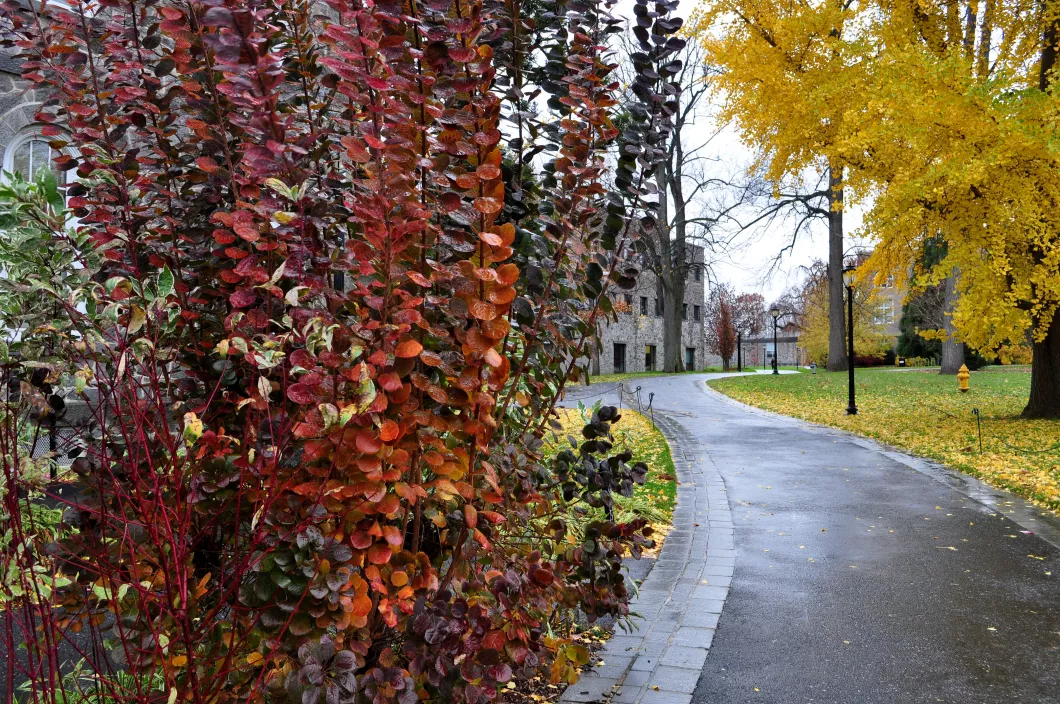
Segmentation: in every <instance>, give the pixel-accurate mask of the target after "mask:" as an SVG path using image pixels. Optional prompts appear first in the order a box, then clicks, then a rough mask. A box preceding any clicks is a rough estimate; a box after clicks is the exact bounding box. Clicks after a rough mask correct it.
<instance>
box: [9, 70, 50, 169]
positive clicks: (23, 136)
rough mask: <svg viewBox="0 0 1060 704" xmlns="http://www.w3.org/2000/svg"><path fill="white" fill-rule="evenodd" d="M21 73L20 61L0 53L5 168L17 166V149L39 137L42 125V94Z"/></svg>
mask: <svg viewBox="0 0 1060 704" xmlns="http://www.w3.org/2000/svg"><path fill="white" fill-rule="evenodd" d="M21 76H22V71H21V67H20V65H19V62H18V61H17V60H15V59H13V58H12V57H11V56H10V55H8V54H5V53H3V52H0V156H2V157H3V169H4V170H5V171H12V170H13V169H14V159H13V152H14V151H15V149H17V148H18V146H19V145H23V144H25V143H26V142H27V141H28V140H30V139H32V138H34V137H39V136H40V124H39V123H37V122H36V120H34V116H35V115H36V112H37V110H38V109H39V107H40V103H41V96H39V95H37V94H36V92H35V91H34V90H33V88H32V86H31V85H30V84H29V83H27V82H25V81H23V80H22V78H21ZM24 175H26V174H24Z"/></svg>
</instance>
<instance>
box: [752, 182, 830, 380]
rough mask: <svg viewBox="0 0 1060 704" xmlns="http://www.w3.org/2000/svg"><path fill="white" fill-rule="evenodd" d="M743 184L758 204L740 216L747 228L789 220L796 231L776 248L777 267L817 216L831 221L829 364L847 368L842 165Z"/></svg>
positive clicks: (765, 227) (760, 228)
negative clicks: (786, 241) (782, 178)
mask: <svg viewBox="0 0 1060 704" xmlns="http://www.w3.org/2000/svg"><path fill="white" fill-rule="evenodd" d="M748 181H749V182H748V184H747V185H746V186H744V190H745V191H746V192H748V193H751V194H753V197H754V199H755V201H756V204H757V207H756V208H754V209H753V210H752V212H753V215H752V216H751V217H750V218H748V219H746V220H744V221H742V222H740V223H739V225H738V227H739V229H740V230H741V231H742V232H754V231H759V232H764V231H767V230H768V231H775V230H776V228H777V227H778V226H781V225H784V224H785V223H787V226H789V227H791V230H790V232H791V237H790V239H789V240H788V243H787V244H785V245H784V246H783V247H781V248H780V250H779V251H778V252H777V254H776V256H775V257H774V259H773V267H776V266H778V265H779V264H780V262H781V260H782V259H783V258H784V256H785V255H786V254H788V253H790V252H791V251H792V250H793V249H794V247H795V244H796V242H797V241H798V239H799V237H800V235H804V234H806V233H807V232H808V231H809V230H810V228H811V227H813V226H814V225H815V224H816V223H818V222H823V223H825V224H826V225H827V227H828V266H827V276H828V369H829V370H831V371H842V370H844V369H846V368H847V355H846V343H845V340H846V319H845V318H844V316H843V310H844V308H843V291H844V287H843V262H844V258H845V254H846V252H845V250H844V241H843V171H842V168H840V167H833V165H831V164H829V165H827V166H826V167H825V168H823V169H821V170H818V171H807V172H806V173H804V174H801V175H799V176H797V177H792V178H788V179H785V180H784V181H782V182H780V183H773V182H770V181H768V180H767V179H766V178H765V177H764V176H763V175H762V174H761V173H752V174H751V175H750V176H749V177H748Z"/></svg>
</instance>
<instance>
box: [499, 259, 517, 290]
mask: <svg viewBox="0 0 1060 704" xmlns="http://www.w3.org/2000/svg"><path fill="white" fill-rule="evenodd" d="M518 280H519V267H518V266H516V265H515V264H512V263H510V262H509V263H508V264H503V265H501V266H500V267H498V268H497V282H498V283H502V284H504V285H506V286H511V285H512V284H514V283H515V282H516V281H518Z"/></svg>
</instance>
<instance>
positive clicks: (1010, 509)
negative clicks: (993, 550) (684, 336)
mask: <svg viewBox="0 0 1060 704" xmlns="http://www.w3.org/2000/svg"><path fill="white" fill-rule="evenodd" d="M715 378H717V379H720V378H724V377H722V376H720V375H719V376H718V377H715ZM713 380H714V379H708V380H706V381H704V382H703V383H702V384H701V385H698V386H700V387H701V389H702V390H703V392H704V393H705V394H707V395H708V396H711V397H713V398H716V399H718V400H720V401H723V402H724V403H727V404H729V405H730V406H734V407H736V408H739V409H741V410H745V411H748V412H750V413H755V414H758V415H761V416H765V417H767V418H772V419H774V420H778V421H784V422H787V423H789V424H791V425H796V426H799V427H802V428H805V429H807V430H812V431H815V432H820V433H825V434H829V435H835V436H839V437H845V438H848V439H849V440H850V441H851V442H852V443H854V444H855V445H858V446H860V447H863V448H865V449H867V450H875V451H876V452H879V453H880V454H882V455H884V456H885V457H888V458H890V459H892V460H894V461H895V462H898V463H899V464H904V465H905V466H906V467H909V468H910V469H913V470H915V471H917V472H920V473H921V474H924V475H926V476H929V477H931V478H932V479H934V480H935V481H937V482H939V483H941V484H945V485H946V486H948V487H950V488H951V489H953V490H955V491H957V492H959V493H961V494H964V495H965V496H967V497H968V498H970V499H973V500H974V501H978V502H979V503H980V504H982V505H983V506H985V507H986V508H987V509H988V510H989V511H991V512H996V513H1000V514H1001V515H1003V516H1004V517H1005V518H1007V519H1009V520H1010V521H1012V522H1013V523H1015V524H1016V525H1018V526H1019V527H1020V528H1023V529H1024V530H1029V531H1031V532H1033V533H1034V534H1035V535H1037V536H1038V537H1039V538H1041V539H1042V540H1044V541H1045V542H1047V543H1049V544H1050V545H1052V546H1053V547H1056V548H1060V518H1058V517H1056V516H1053V515H1051V514H1049V513H1048V512H1046V510H1045V509H1040V508H1038V507H1037V506H1035V504H1034V503H1033V502H1031V501H1029V500H1028V499H1026V498H1024V497H1022V496H1020V495H1018V494H1014V493H1012V492H1010V491H1006V490H1005V489H999V488H998V487H995V486H992V485H990V484H987V483H986V482H984V481H981V480H980V479H977V478H975V477H973V476H972V475H970V474H965V473H964V472H961V471H959V470H956V469H950V468H949V467H947V466H946V465H944V464H942V463H940V462H936V461H935V460H931V459H928V458H926V457H919V456H917V455H911V454H909V453H908V452H905V451H903V450H900V449H898V448H896V447H894V446H892V445H888V444H886V443H883V442H880V441H878V440H873V439H872V438H867V437H865V436H863V435H858V434H857V433H853V432H850V431H849V430H843V429H842V428H834V427H832V426H830V425H822V424H820V423H814V422H812V421H808V420H803V419H802V418H795V417H792V416H786V415H784V414H782V413H776V412H774V411H770V410H766V409H765V408H758V407H757V406H751V405H749V404H746V403H744V402H743V401H738V400H737V399H734V398H733V397H731V396H727V395H726V394H723V393H722V392H720V391H717V390H716V389H713V388H711V387H710V384H709V382H710V381H713Z"/></svg>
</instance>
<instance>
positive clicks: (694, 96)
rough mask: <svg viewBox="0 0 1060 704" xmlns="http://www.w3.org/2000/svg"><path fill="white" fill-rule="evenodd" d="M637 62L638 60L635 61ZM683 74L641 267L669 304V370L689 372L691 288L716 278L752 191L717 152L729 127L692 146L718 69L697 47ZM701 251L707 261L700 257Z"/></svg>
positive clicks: (705, 118) (687, 52)
mask: <svg viewBox="0 0 1060 704" xmlns="http://www.w3.org/2000/svg"><path fill="white" fill-rule="evenodd" d="M629 56H631V57H633V58H634V60H635V55H634V53H630V54H629ZM680 60H681V62H682V63H681V69H680V71H679V72H678V73H677V74H676V75H675V76H674V77H673V83H674V84H675V86H677V87H678V90H675V91H674V94H673V95H672V107H673V129H672V131H671V132H670V136H669V141H668V143H667V145H666V157H665V159H664V160H663V163H662V164H661V165H660V166H659V168H658V170H657V172H656V183H655V187H656V188H657V189H658V191H659V201H660V204H661V207H660V209H659V217H658V220H657V221H656V223H655V227H654V228H652V229H650V230H649V231H646V232H644V233H643V235H642V237H641V238H640V240H639V242H638V252H639V254H640V259H641V266H642V267H643V268H644V269H646V270H648V271H651V272H652V273H653V274H655V277H656V282H657V294H656V295H657V297H658V299H659V300H660V301H662V302H663V304H662V305H663V311H662V314H663V330H664V332H663V369H664V370H665V371H668V372H674V371H681V370H683V369H684V361H683V359H682V355H681V351H682V349H683V345H682V342H681V331H682V327H683V324H684V322H685V321H684V312H683V308H684V306H683V303H684V299H685V288H686V287H685V284H686V281H687V280H688V278H689V277H690V276H692V275H693V274H694V273H695V272H696V271H697V270H698V271H699V272H700V275H701V276H704V278H707V279H708V280H709V278H711V277H710V276H709V269H710V265H711V261H712V255H714V254H716V253H719V252H726V251H728V249H729V246H730V245H731V241H732V239H733V238H734V236H735V234H734V233H737V232H738V228H726V227H721V225H722V224H727V223H729V222H730V221H734V220H735V219H736V214H737V213H738V212H739V210H740V209H741V208H742V207H743V204H744V203H745V202H746V201H747V200H749V198H750V194H751V191H750V189H749V188H747V187H746V186H740V185H739V184H738V183H737V181H738V176H737V175H736V173H735V170H734V169H731V168H730V167H729V166H728V165H727V164H725V163H724V162H723V161H722V160H721V159H720V158H719V157H717V156H715V155H712V154H711V153H710V152H709V149H710V147H711V145H712V143H713V141H714V139H715V138H716V137H717V135H718V134H720V133H721V132H722V130H723V129H724V126H717V125H714V126H713V131H712V132H711V133H710V134H709V135H708V136H707V138H706V139H702V138H700V139H697V140H696V143H695V144H694V145H693V144H690V142H691V135H690V132H691V129H692V128H693V127H694V126H696V125H697V124H698V125H702V124H707V123H708V122H709V120H710V115H709V113H710V110H709V104H708V101H707V98H708V96H709V95H710V92H711V89H712V87H711V80H712V75H713V70H714V69H713V68H712V67H710V66H708V65H707V64H706V62H705V59H704V53H703V49H702V47H701V46H700V45H699V44H698V43H697V42H690V43H689V44H688V45H687V46H686V47H685V49H684V50H683V51H682V54H681V56H680ZM696 247H702V248H703V252H704V256H703V257H696V256H694V252H695V251H696V249H695V248H696Z"/></svg>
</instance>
